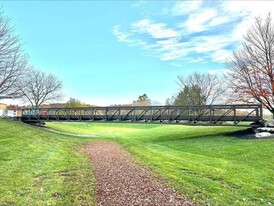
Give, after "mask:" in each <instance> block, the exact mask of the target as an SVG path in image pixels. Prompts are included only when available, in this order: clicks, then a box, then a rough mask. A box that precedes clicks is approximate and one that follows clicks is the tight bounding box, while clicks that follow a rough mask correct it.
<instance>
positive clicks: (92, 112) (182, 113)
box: [21, 104, 263, 124]
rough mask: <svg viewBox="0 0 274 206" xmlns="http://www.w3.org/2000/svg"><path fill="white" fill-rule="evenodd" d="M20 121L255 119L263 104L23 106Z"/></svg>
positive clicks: (260, 114)
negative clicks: (35, 107) (34, 107)
mask: <svg viewBox="0 0 274 206" xmlns="http://www.w3.org/2000/svg"><path fill="white" fill-rule="evenodd" d="M21 118H22V120H23V121H38V120H45V121H77V120H78V121H131V122H140V121H143V122H157V121H158V122H168V123H182V122H194V123H196V122H209V123H213V124H214V123H217V122H223V121H226V122H227V121H230V122H233V123H234V124H238V123H239V122H243V121H250V122H253V121H258V120H260V119H262V118H263V110H262V105H259V104H237V105H201V106H200V105H199V106H113V107H82V108H37V109H33V108H27V109H22V117H21Z"/></svg>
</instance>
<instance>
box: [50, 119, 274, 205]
mask: <svg viewBox="0 0 274 206" xmlns="http://www.w3.org/2000/svg"><path fill="white" fill-rule="evenodd" d="M47 125H48V126H50V127H52V128H55V129H57V130H61V131H66V132H71V133H77V134H96V135H97V136H98V139H109V140H111V141H117V142H118V143H120V144H122V145H123V146H124V147H125V148H126V149H127V150H128V151H129V152H131V153H132V154H133V155H134V156H135V157H136V158H137V160H139V161H140V162H141V163H143V164H145V165H147V166H149V167H150V168H151V169H152V170H153V171H155V172H156V173H158V174H160V175H161V176H162V178H165V179H166V180H167V182H168V183H169V184H170V185H172V186H174V187H175V188H177V190H178V191H180V192H181V193H183V194H187V195H188V196H189V197H190V198H191V199H192V200H194V201H195V202H197V203H198V204H201V205H205V204H210V205H269V204H274V139H241V138H237V137H235V136H233V135H229V133H231V132H233V131H238V130H243V129H245V128H242V127H241V128H239V127H228V126H223V127H221V126H220V127H202V126H180V125H145V124H116V123H109V124H107V123H47Z"/></svg>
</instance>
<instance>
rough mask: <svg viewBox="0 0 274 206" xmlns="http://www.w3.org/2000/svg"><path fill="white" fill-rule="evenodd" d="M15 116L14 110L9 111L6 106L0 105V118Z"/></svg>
mask: <svg viewBox="0 0 274 206" xmlns="http://www.w3.org/2000/svg"><path fill="white" fill-rule="evenodd" d="M16 116H17V110H16V109H10V108H8V106H7V105H6V104H3V103H0V117H1V118H3V117H16Z"/></svg>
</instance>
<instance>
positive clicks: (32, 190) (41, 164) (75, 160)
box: [0, 119, 95, 206]
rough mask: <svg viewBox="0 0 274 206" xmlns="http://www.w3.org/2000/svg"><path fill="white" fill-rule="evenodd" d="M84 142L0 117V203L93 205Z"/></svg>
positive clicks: (89, 170)
mask: <svg viewBox="0 0 274 206" xmlns="http://www.w3.org/2000/svg"><path fill="white" fill-rule="evenodd" d="M86 141H87V139H84V138H79V137H78V138H74V137H69V136H64V135H60V134H55V133H51V132H46V131H43V130H42V129H41V128H35V127H32V126H29V125H26V124H23V123H18V122H12V121H7V120H1V119H0V205H1V206H3V205H9V206H10V205H95V196H94V182H95V181H94V178H93V175H92V170H91V167H90V164H89V162H88V160H87V158H86V157H85V156H84V155H83V154H82V153H81V151H80V148H81V145H82V144H83V143H84V142H86Z"/></svg>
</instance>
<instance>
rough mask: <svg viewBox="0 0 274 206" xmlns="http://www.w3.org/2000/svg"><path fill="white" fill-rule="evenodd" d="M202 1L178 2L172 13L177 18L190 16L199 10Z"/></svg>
mask: <svg viewBox="0 0 274 206" xmlns="http://www.w3.org/2000/svg"><path fill="white" fill-rule="evenodd" d="M201 4H202V1H200V0H196V1H179V2H176V3H175V5H174V6H173V7H172V9H171V13H172V14H173V15H175V16H177V15H184V14H188V13H189V12H192V11H195V10H197V9H199V7H200V6H201Z"/></svg>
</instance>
